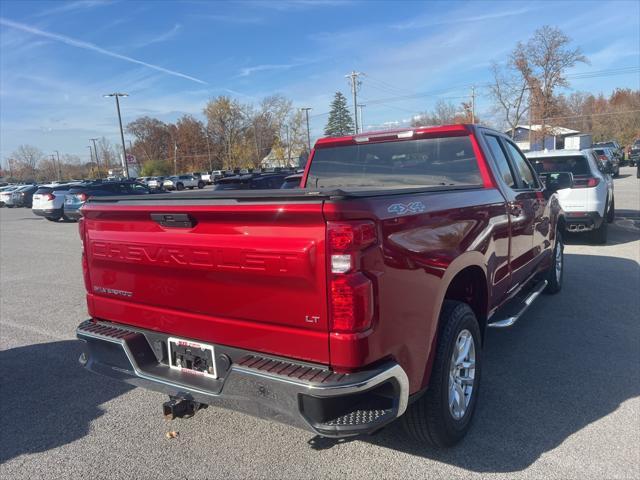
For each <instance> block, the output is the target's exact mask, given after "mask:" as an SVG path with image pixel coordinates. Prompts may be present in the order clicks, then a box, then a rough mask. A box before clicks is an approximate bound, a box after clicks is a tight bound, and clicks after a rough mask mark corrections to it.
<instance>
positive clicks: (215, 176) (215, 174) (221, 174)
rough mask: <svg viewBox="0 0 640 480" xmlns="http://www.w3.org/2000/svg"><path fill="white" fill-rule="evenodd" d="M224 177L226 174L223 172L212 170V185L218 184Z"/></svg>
mask: <svg viewBox="0 0 640 480" xmlns="http://www.w3.org/2000/svg"><path fill="white" fill-rule="evenodd" d="M222 177H224V172H223V171H222V170H212V171H211V174H210V178H211V183H212V184H214V183H216V182H217V181H218V180H219V179H220V178H222Z"/></svg>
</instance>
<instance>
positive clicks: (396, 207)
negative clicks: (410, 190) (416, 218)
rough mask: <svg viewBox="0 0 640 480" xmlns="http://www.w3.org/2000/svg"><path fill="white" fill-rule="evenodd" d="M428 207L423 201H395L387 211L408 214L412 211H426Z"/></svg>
mask: <svg viewBox="0 0 640 480" xmlns="http://www.w3.org/2000/svg"><path fill="white" fill-rule="evenodd" d="M426 211H427V207H426V206H425V204H424V203H422V202H411V203H394V204H393V205H390V206H389V208H387V212H389V213H395V214H396V215H407V214H411V213H422V212H426Z"/></svg>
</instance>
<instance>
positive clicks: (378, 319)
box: [324, 189, 509, 392]
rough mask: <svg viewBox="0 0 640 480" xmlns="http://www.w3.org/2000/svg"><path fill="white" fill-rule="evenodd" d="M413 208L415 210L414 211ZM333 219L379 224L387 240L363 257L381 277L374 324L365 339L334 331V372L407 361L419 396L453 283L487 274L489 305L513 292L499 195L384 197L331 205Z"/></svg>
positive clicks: (492, 191) (377, 277)
mask: <svg viewBox="0 0 640 480" xmlns="http://www.w3.org/2000/svg"><path fill="white" fill-rule="evenodd" d="M411 210H413V211H411ZM324 214H325V217H326V218H327V219H328V220H347V219H366V218H370V219H372V220H376V221H377V222H378V225H379V227H378V228H379V231H378V235H379V238H380V239H381V241H380V242H379V244H378V245H376V246H373V247H370V248H369V249H368V250H367V251H366V252H365V253H364V254H363V257H362V266H363V269H364V270H365V271H366V272H367V275H368V276H370V277H371V278H373V279H374V285H375V287H374V288H375V292H376V295H375V299H376V302H377V304H376V316H375V319H374V326H373V328H372V329H370V330H369V331H367V332H364V333H361V334H355V335H354V334H351V335H346V334H337V333H332V334H331V335H330V339H329V348H330V354H331V363H332V366H334V368H337V369H345V370H349V369H351V368H357V367H358V366H361V365H366V364H369V363H372V362H375V361H377V360H380V359H382V358H385V357H389V356H390V357H392V358H394V359H395V360H396V361H397V362H399V363H400V364H401V365H402V367H403V368H404V369H405V371H406V372H407V374H408V376H409V380H410V384H411V391H412V392H415V391H417V390H419V389H420V388H422V387H423V386H424V385H426V383H427V382H428V375H427V372H428V368H427V365H428V361H429V358H430V355H431V353H432V345H434V340H435V338H436V334H437V328H438V317H439V312H440V308H441V305H442V302H443V299H444V296H445V293H446V290H447V287H448V285H449V283H450V282H451V280H452V279H453V278H454V277H455V275H456V274H457V273H459V272H460V271H461V270H463V269H464V268H466V267H468V266H471V265H474V266H479V267H480V268H482V270H483V272H484V273H485V276H486V278H487V284H488V285H487V287H488V288H487V290H488V291H489V292H490V298H489V303H490V305H491V304H496V303H498V302H499V301H500V300H501V299H502V298H503V297H504V296H505V294H506V291H507V289H508V287H509V220H508V217H507V214H506V207H505V201H504V198H503V197H502V195H501V193H500V192H499V191H498V190H496V189H471V190H464V191H452V192H436V193H426V194H417V195H402V196H392V195H388V196H381V197H370V198H367V199H361V200H360V199H359V200H350V201H343V202H333V203H326V204H325V208H324Z"/></svg>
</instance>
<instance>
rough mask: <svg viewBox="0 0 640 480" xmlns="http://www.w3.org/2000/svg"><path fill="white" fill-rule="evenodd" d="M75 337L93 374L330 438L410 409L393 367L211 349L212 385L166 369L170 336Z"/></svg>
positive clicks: (404, 383) (126, 332)
mask: <svg viewBox="0 0 640 480" xmlns="http://www.w3.org/2000/svg"><path fill="white" fill-rule="evenodd" d="M76 335H77V336H78V338H79V339H81V340H83V341H84V342H85V349H84V352H83V353H82V355H81V357H80V363H81V364H82V365H83V366H84V367H85V368H87V369H88V370H90V371H92V372H95V373H99V374H102V375H106V376H108V377H112V378H116V379H118V380H121V381H124V382H127V383H129V384H132V385H135V386H140V387H144V388H148V389H151V390H155V391H158V392H162V393H166V394H168V395H170V396H172V397H177V398H181V399H186V400H193V401H196V402H199V403H204V404H207V405H214V406H220V407H224V408H229V409H232V410H237V411H241V412H245V413H249V414H251V415H254V416H258V417H262V418H270V419H273V420H277V421H279V422H283V423H287V424H290V425H294V426H297V427H300V428H304V429H308V430H311V431H313V432H315V433H317V434H319V435H322V436H326V437H337V438H339V437H348V436H353V435H359V434H363V433H371V432H373V431H375V430H378V429H379V428H381V427H383V426H384V425H386V424H388V423H389V422H391V421H393V420H394V419H395V418H397V417H399V416H400V415H402V414H403V413H404V412H405V410H406V408H407V402H408V398H409V383H408V380H407V375H406V374H405V372H404V370H403V369H402V367H400V365H398V364H397V363H395V362H386V363H384V364H381V365H378V366H376V367H374V368H370V369H367V370H365V371H360V372H357V373H350V374H340V373H335V372H333V371H331V370H330V369H328V368H327V367H326V366H322V365H315V364H308V363H303V362H297V361H291V360H289V359H285V358H278V357H273V356H265V355H262V354H258V353H255V352H248V351H244V350H240V349H235V348H230V347H225V346H218V345H214V347H215V352H216V353H215V357H216V358H215V362H216V370H217V372H218V378H217V379H213V378H207V377H205V376H200V375H194V374H190V373H185V372H182V371H179V370H176V369H171V368H170V367H169V366H168V365H167V363H165V362H163V355H164V353H163V352H164V351H165V350H166V348H165V346H166V339H167V337H168V336H167V335H162V334H158V333H156V332H151V331H145V330H141V329H134V328H130V327H128V326H127V327H125V326H121V325H118V324H114V323H110V322H94V321H86V322H83V323H82V324H80V325H79V326H78V328H77V330H76ZM163 342H165V343H163ZM165 360H166V359H165Z"/></svg>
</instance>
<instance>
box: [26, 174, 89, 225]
mask: <svg viewBox="0 0 640 480" xmlns="http://www.w3.org/2000/svg"><path fill="white" fill-rule="evenodd" d="M75 185H79V184H77V183H70V184H66V185H64V184H63V185H42V186H41V187H40V188H39V189H38V190H36V193H34V194H33V201H32V204H31V211H32V212H33V213H34V214H35V215H38V216H40V217H44V218H46V219H47V220H49V221H51V222H57V221H58V220H60V219H61V218H64V219H65V220H69V219H68V218H67V217H65V215H64V196H65V195H66V194H67V192H68V191H69V189H70V188H71V187H73V186H75Z"/></svg>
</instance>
